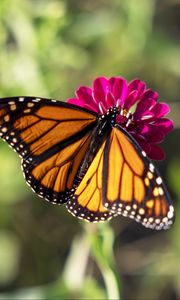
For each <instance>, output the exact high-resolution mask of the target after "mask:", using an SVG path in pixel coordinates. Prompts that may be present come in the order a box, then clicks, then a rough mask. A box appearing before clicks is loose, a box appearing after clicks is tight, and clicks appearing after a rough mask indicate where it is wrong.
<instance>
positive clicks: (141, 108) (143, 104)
mask: <svg viewBox="0 0 180 300" xmlns="http://www.w3.org/2000/svg"><path fill="white" fill-rule="evenodd" d="M155 104H156V101H155V100H154V99H151V98H147V99H145V100H144V101H140V102H138V104H137V107H136V111H135V113H134V120H135V121H139V120H141V119H143V117H144V119H147V118H152V117H153V116H154V113H153V112H152V110H151V108H152V107H153V106H154V105H155Z"/></svg>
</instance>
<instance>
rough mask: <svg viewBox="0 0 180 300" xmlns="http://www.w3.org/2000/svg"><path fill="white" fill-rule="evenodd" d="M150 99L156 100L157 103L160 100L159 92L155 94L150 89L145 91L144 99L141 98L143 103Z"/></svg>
mask: <svg viewBox="0 0 180 300" xmlns="http://www.w3.org/2000/svg"><path fill="white" fill-rule="evenodd" d="M148 98H151V99H154V100H155V101H157V99H158V93H157V92H154V91H152V90H150V89H148V90H145V92H144V93H143V94H142V97H141V101H144V100H146V99H148Z"/></svg>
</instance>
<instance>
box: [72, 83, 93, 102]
mask: <svg viewBox="0 0 180 300" xmlns="http://www.w3.org/2000/svg"><path fill="white" fill-rule="evenodd" d="M76 96H77V98H79V100H81V101H83V102H84V103H89V104H91V103H93V102H94V99H93V97H92V90H91V89H90V88H88V87H85V86H80V87H79V88H78V90H77V91H76Z"/></svg>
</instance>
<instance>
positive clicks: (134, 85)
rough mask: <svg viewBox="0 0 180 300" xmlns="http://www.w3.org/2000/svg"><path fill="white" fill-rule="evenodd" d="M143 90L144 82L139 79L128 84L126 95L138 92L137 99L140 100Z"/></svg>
mask: <svg viewBox="0 0 180 300" xmlns="http://www.w3.org/2000/svg"><path fill="white" fill-rule="evenodd" d="M145 88H146V84H145V82H143V81H141V80H139V79H134V80H132V81H131V82H130V83H129V84H128V93H131V92H132V91H134V90H136V91H138V95H137V97H138V98H140V96H141V95H142V93H143V92H144V90H145Z"/></svg>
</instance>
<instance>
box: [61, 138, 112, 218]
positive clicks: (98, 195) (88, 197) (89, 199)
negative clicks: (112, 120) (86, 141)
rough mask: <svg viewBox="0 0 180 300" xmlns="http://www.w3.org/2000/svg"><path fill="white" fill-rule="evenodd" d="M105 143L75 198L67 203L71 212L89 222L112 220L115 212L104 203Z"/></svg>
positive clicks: (76, 191) (77, 190)
mask: <svg viewBox="0 0 180 300" xmlns="http://www.w3.org/2000/svg"><path fill="white" fill-rule="evenodd" d="M105 144H106V142H105V141H104V142H103V143H102V145H101V146H100V148H99V150H98V151H97V153H96V154H95V156H94V159H93V160H92V162H91V164H90V166H89V168H88V169H87V171H86V173H85V175H84V177H83V178H82V180H81V182H80V184H79V185H78V187H77V188H76V190H75V193H74V195H73V197H72V198H71V199H70V200H69V201H68V202H67V204H66V206H67V209H68V210H69V212H71V213H72V214H73V215H75V216H76V217H78V218H80V219H84V220H86V221H89V222H99V221H105V220H109V219H111V218H112V217H113V216H115V214H116V213H115V212H113V211H110V210H107V209H106V208H105V207H104V205H103V203H102V184H103V182H102V169H103V159H104V156H103V155H104V148H105Z"/></svg>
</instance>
